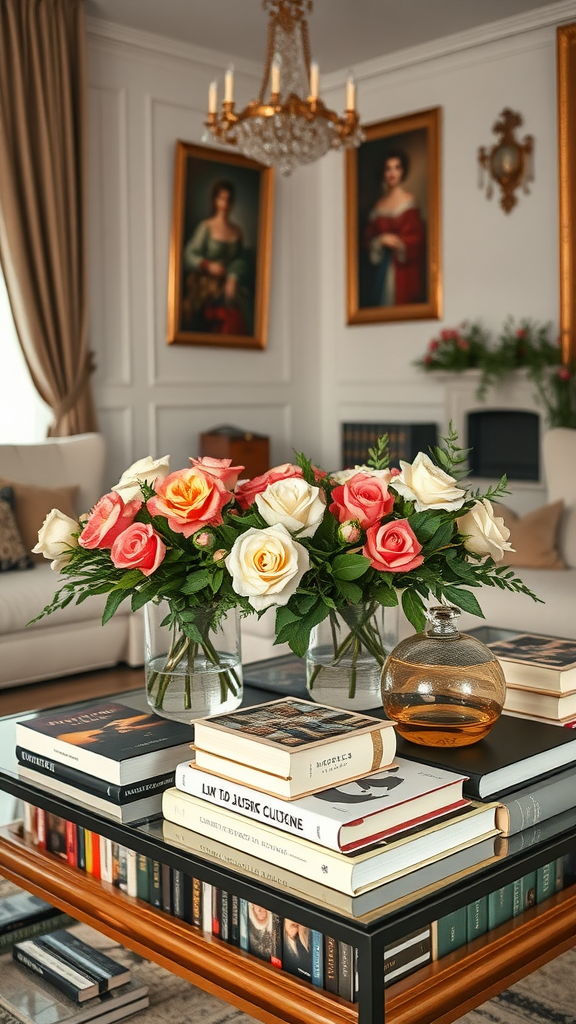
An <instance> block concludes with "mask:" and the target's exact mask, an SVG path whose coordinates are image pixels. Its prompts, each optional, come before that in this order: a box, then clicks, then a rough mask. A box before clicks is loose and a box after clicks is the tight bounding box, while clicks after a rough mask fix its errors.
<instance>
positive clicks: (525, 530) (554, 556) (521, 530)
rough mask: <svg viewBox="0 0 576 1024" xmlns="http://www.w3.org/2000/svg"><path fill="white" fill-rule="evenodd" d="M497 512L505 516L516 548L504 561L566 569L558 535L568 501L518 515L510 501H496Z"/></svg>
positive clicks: (516, 564) (509, 563)
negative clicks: (504, 502) (511, 506)
mask: <svg viewBox="0 0 576 1024" xmlns="http://www.w3.org/2000/svg"><path fill="white" fill-rule="evenodd" d="M493 508H494V514H495V515H497V516H502V519H503V520H504V523H505V525H506V526H507V527H508V529H509V530H510V537H509V540H510V543H511V545H512V547H513V548H514V551H513V552H512V551H506V552H505V553H504V558H503V561H504V562H505V564H506V565H514V566H521V567H523V568H524V569H565V568H566V566H565V565H564V562H563V561H562V559H561V558H560V555H559V554H558V549H557V537H558V529H559V526H560V521H561V519H562V512H563V511H564V502H563V501H555V502H553V503H552V504H551V505H542V506H541V508H536V509H534V511H533V512H527V513H526V515H523V516H518V515H516V513H515V512H513V511H512V509H511V508H508V507H507V506H506V505H498V504H496V502H493Z"/></svg>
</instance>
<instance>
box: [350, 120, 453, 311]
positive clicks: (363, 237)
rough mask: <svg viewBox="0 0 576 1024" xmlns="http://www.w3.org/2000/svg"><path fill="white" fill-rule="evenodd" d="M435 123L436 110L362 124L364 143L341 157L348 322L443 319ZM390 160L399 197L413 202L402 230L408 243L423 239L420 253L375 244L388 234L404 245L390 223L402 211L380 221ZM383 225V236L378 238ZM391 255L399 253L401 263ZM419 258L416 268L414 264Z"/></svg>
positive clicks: (409, 248)
mask: <svg viewBox="0 0 576 1024" xmlns="http://www.w3.org/2000/svg"><path fill="white" fill-rule="evenodd" d="M440 118H441V111H440V107H433V108H431V109H429V110H421V111H418V112H417V113H414V114H408V115H406V116H403V117H395V118H392V119H390V120H388V121H380V122H379V123H377V124H371V125H367V126H364V134H365V141H364V142H363V143H362V145H361V146H359V147H358V149H351V150H348V152H347V153H346V251H347V322H348V323H349V324H366V323H379V322H387V321H394V320H430V319H439V318H440V317H441V316H442V270H441V252H440ZM398 154H400V157H399V156H398ZM402 154H404V156H402ZM406 158H408V159H407V160H406ZM394 160H396V162H397V164H398V165H399V166H400V167H401V170H402V175H403V177H402V179H401V185H402V187H404V183H405V187H404V191H405V192H406V193H408V194H409V195H410V196H411V197H412V200H413V202H412V208H411V207H410V202H409V200H406V213H407V214H411V213H412V214H414V215H415V222H414V223H413V224H410V225H407V230H409V231H410V232H411V236H410V237H411V238H412V239H414V238H416V239H422V242H420V241H418V242H417V245H418V246H419V247H420V252H419V251H418V248H415V247H414V244H413V243H412V242H411V243H409V244H408V245H404V248H403V250H402V248H401V247H398V248H396V250H394V249H392V248H391V247H390V246H386V244H385V243H382V244H381V245H380V243H378V241H377V237H379V238H383V236H384V234H388V236H389V237H392V236H394V237H397V238H398V239H400V241H401V242H402V237H401V233H398V232H399V231H400V232H401V228H400V224H399V227H398V230H397V231H394V227H393V222H394V221H396V220H397V221H398V222H400V217H401V216H402V217H403V216H404V207H400V208H399V209H400V213H394V215H393V216H392V217H387V216H385V215H382V216H381V218H380V217H379V213H378V204H379V203H382V201H383V199H384V198H385V197H382V196H381V192H382V185H383V184H384V181H383V176H384V170H385V168H386V166H387V165H388V166H389V167H390V164H391V161H394ZM380 219H381V223H382V225H383V226H384V230H383V233H382V234H381V235H379V236H378V235H377V231H378V224H377V222H378V220H380ZM386 222H388V223H389V226H386ZM390 222H392V223H390ZM419 222H420V223H419ZM373 247H374V248H373ZM386 249H388V250H389V252H388V253H386V251H385V250H386ZM395 252H401V253H402V256H403V259H402V258H400V257H397V256H396V255H395ZM407 252H408V253H409V254H410V255H408V256H407ZM416 259H418V260H419V261H420V268H418V267H417V266H416V265H415V261H416ZM410 263H412V267H410V266H409V264H410ZM410 270H411V275H410V274H409V273H408V272H409V271H410ZM380 298H381V301H380Z"/></svg>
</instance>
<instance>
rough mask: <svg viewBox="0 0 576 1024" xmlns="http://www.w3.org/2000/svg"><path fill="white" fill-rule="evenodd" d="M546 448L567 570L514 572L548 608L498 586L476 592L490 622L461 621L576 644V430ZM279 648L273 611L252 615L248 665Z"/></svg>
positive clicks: (548, 437)
mask: <svg viewBox="0 0 576 1024" xmlns="http://www.w3.org/2000/svg"><path fill="white" fill-rule="evenodd" d="M542 449H543V451H542V454H543V462H544V471H545V477H546V486H547V501H548V502H554V501H558V500H559V499H563V501H564V506H565V507H564V514H563V520H562V524H561V527H560V533H559V539H558V550H559V553H560V555H561V557H562V559H563V561H564V563H565V565H566V569H561V570H553V569H524V568H520V567H518V568H517V569H515V570H514V571H515V574H516V575H517V576H519V577H520V579H521V580H522V581H523V582H524V583H525V584H526V585H527V586H528V587H530V589H531V590H532V591H533V592H534V593H535V594H537V596H538V597H539V598H541V599H542V600H543V601H544V602H545V603H544V604H537V603H536V602H534V601H533V600H532V598H530V597H526V596H525V595H524V594H512V593H510V591H508V590H499V589H498V588H496V587H484V588H482V590H476V591H474V593H475V594H476V596H477V597H478V600H479V602H480V605H481V608H482V611H483V612H484V619H480V618H478V617H477V616H475V615H469V614H463V615H462V616H461V618H460V620H459V624H460V627H461V628H462V629H463V630H467V629H474V628H478V626H482V625H490V626H497V627H500V628H502V629H515V630H520V631H527V632H533V633H544V634H550V635H551V636H562V637H568V638H570V639H576V430H567V429H564V428H557V429H555V430H550V431H548V432H547V433H546V434H545V435H544V438H543V443H542ZM506 500H507V499H504V501H506ZM413 632H414V629H413V627H412V626H411V624H410V623H409V622H408V621H407V619H406V618H405V616H404V615H403V614H402V613H401V614H400V623H399V635H400V638H402V637H405V636H409V635H410V633H413ZM273 643H274V613H273V611H268V612H266V613H265V615H264V616H263V617H262V619H260V620H258V619H257V618H256V616H252V617H251V618H249V619H246V620H245V621H244V623H243V632H242V653H243V659H244V661H246V662H248V661H257V660H260V659H263V658H271V657H273V656H274V655H275V654H284V653H286V652H287V651H288V647H287V646H286V645H281V646H278V647H274V646H273Z"/></svg>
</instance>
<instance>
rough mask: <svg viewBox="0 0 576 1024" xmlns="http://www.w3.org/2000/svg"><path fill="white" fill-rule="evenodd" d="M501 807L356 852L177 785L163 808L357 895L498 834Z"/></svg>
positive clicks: (463, 814) (180, 820) (176, 818)
mask: <svg viewBox="0 0 576 1024" xmlns="http://www.w3.org/2000/svg"><path fill="white" fill-rule="evenodd" d="M497 806H498V805H497V804H483V805H481V804H470V806H469V807H465V808H463V809H462V810H461V811H457V812H455V815H454V817H453V818H449V819H442V820H441V821H439V822H435V823H432V825H431V826H429V827H419V828H416V829H414V830H413V832H408V833H402V834H401V835H400V837H399V838H397V839H393V840H392V841H391V842H390V843H381V844H377V845H375V846H373V847H370V848H369V849H367V850H364V851H360V853H354V854H346V853H339V852H338V851H336V850H328V849H326V848H325V847H323V846H318V845H317V844H316V843H311V842H309V841H308V840H307V839H301V838H300V837H299V836H289V835H287V833H285V832H280V831H279V830H278V829H277V828H272V827H271V826H270V825H265V824H263V823H262V822H259V821H253V820H251V819H250V818H246V817H244V815H241V814H238V813H237V812H235V811H230V810H228V809H226V808H224V807H215V806H214V805H213V804H208V803H206V801H205V800H201V799H199V798H198V797H194V796H190V795H189V794H188V793H182V792H180V791H179V790H177V789H175V788H174V789H167V790H166V792H165V793H164V797H163V805H162V809H163V813H164V817H165V818H167V819H168V821H172V822H174V823H175V824H176V825H183V826H184V827H185V828H188V829H192V831H195V832H200V833H201V834H202V835H205V836H210V837H212V838H215V839H218V840H220V841H221V842H226V843H228V844H229V845H230V846H235V847H236V848H237V849H239V850H243V851H244V852H249V853H252V854H254V855H255V856H258V857H261V858H262V860H265V861H268V862H269V863H271V864H276V865H278V866H283V867H287V868H289V869H290V870H291V871H294V872H295V873H296V874H300V875H305V876H306V877H308V878H310V879H312V880H314V881H318V882H322V883H325V884H326V885H328V886H330V887H331V888H332V889H338V890H339V891H340V892H346V893H348V894H349V895H351V896H354V895H356V894H357V893H359V892H363V891H364V889H369V888H373V887H374V886H375V885H379V884H381V883H382V882H384V881H386V880H388V879H390V878H392V877H394V876H395V875H397V874H401V873H402V872H405V871H408V870H410V869H412V868H414V867H416V866H417V865H423V864H425V863H427V862H428V861H431V860H434V859H435V858H437V857H445V856H446V855H447V854H448V853H450V852H451V851H452V850H454V849H455V848H456V847H457V846H460V845H461V844H463V843H474V842H478V841H479V840H480V839H481V838H482V839H483V838H485V837H487V836H488V835H492V834H494V833H495V832H496V831H497V829H496V827H495V814H496V807H497Z"/></svg>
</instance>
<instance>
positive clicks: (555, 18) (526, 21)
mask: <svg viewBox="0 0 576 1024" xmlns="http://www.w3.org/2000/svg"><path fill="white" fill-rule="evenodd" d="M574 18H576V4H575V3H574V0H559V2H558V3H554V4H549V5H548V6H546V7H538V8H536V9H535V10H533V11H526V12H525V13H524V14H516V15H513V16H512V17H510V18H502V19H501V20H499V21H492V22H490V23H489V24H487V25H479V26H478V27H477V28H473V29H467V30H466V31H464V32H454V33H453V34H452V35H448V36H442V37H441V38H440V39H433V40H431V41H430V42H427V43H421V44H420V45H418V46H411V47H407V48H406V49H405V50H396V52H395V53H389V54H386V55H384V56H382V57H374V58H373V59H372V60H367V61H363V62H362V63H360V64H355V65H354V77H355V78H356V80H357V81H366V80H367V79H369V78H375V77H377V76H378V75H383V74H389V73H390V72H392V71H401V70H403V69H404V68H410V67H413V66H414V65H416V64H424V63H428V62H429V61H433V60H438V59H442V58H445V57H449V56H451V55H452V54H454V55H457V54H459V53H463V52H464V51H466V50H471V49H476V48H477V47H481V46H484V45H485V44H486V43H495V42H500V41H501V40H506V39H511V37H514V36H519V35H524V34H525V33H528V32H534V31H535V30H537V29H543V28H549V27H550V26H553V25H554V26H555V25H558V24H561V23H562V22H563V21H572V20H574ZM348 73H349V72H348V69H344V68H343V69H341V70H339V71H332V72H330V73H329V74H327V75H323V76H322V84H323V88H324V90H325V91H328V90H330V89H336V88H341V87H342V86H343V85H344V83H345V82H346V78H347V76H348Z"/></svg>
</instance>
